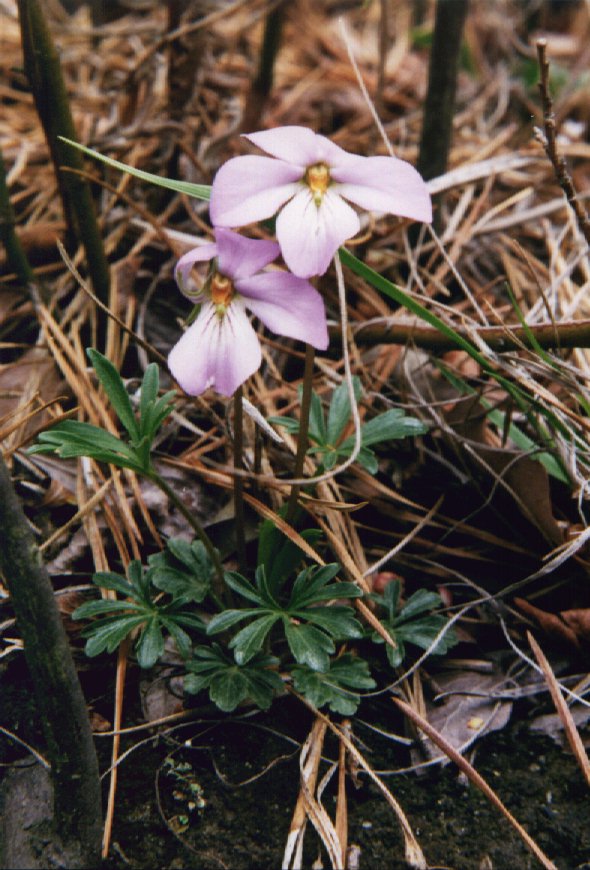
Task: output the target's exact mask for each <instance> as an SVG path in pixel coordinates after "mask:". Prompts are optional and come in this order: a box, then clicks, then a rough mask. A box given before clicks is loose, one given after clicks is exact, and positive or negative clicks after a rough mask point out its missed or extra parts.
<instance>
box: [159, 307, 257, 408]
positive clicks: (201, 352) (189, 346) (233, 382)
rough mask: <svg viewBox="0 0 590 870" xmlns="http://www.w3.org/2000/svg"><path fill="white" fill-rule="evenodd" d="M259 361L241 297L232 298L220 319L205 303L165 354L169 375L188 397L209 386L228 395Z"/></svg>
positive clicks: (251, 329)
mask: <svg viewBox="0 0 590 870" xmlns="http://www.w3.org/2000/svg"><path fill="white" fill-rule="evenodd" d="M261 361H262V354H261V351H260V343H259V341H258V337H257V336H256V333H255V332H254V329H253V328H252V324H251V323H250V321H249V320H248V316H247V314H246V311H245V308H244V304H243V302H242V301H241V300H240V299H234V300H233V301H232V303H231V305H230V306H229V307H228V309H227V311H226V313H225V315H224V316H223V318H220V317H218V316H217V313H216V310H215V306H214V305H213V304H212V303H211V302H205V303H204V304H203V306H202V308H201V311H200V312H199V315H198V317H197V319H196V320H195V322H194V323H193V324H192V325H191V326H189V328H188V329H187V330H186V332H185V333H184V335H183V336H182V337H181V338H180V340H179V341H178V342H177V343H176V344H175V345H174V347H173V348H172V350H171V351H170V354H169V356H168V365H169V368H170V371H171V372H172V375H173V376H174V378H175V379H176V380H177V381H178V383H179V384H180V386H181V387H182V389H183V390H184V391H185V393H188V394H189V395H190V396H198V395H200V394H201V393H203V392H204V391H205V390H206V389H207V388H208V387H213V388H214V389H215V390H216V391H217V392H218V393H221V394H222V395H224V396H231V395H233V393H234V392H235V391H236V389H237V388H238V387H239V386H240V384H242V383H243V382H244V381H245V380H246V379H247V378H249V377H250V375H251V374H253V373H254V372H255V371H256V370H257V369H258V368H259V366H260V363H261Z"/></svg>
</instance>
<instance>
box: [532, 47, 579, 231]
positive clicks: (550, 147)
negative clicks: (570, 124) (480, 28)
mask: <svg viewBox="0 0 590 870" xmlns="http://www.w3.org/2000/svg"><path fill="white" fill-rule="evenodd" d="M546 50H547V40H546V39H539V40H537V56H538V58H539V67H540V73H541V81H540V82H539V91H540V93H541V100H542V101H543V127H544V131H545V132H544V133H543V131H542V130H540V129H539V128H538V127H535V135H536V137H537V139H538V141H539V142H540V143H541V145H542V146H543V148H544V149H545V153H546V154H547V157H548V158H549V160H550V161H551V163H552V165H553V171H554V172H555V177H556V179H557V182H558V184H559V186H560V187H561V189H562V190H563V192H564V193H565V195H566V198H567V201H568V202H569V204H570V205H571V207H572V208H573V210H574V214H575V215H576V220H577V222H578V226H579V228H580V230H581V231H582V233H583V234H584V238H585V239H586V241H587V242H588V244H589V245H590V218H589V217H588V212H587V211H586V209H585V208H584V206H583V205H582V203H581V201H580V200H579V198H578V194H577V192H576V188H575V187H574V182H573V181H572V177H571V175H570V173H569V170H568V168H567V163H566V162H565V159H564V158H563V157H562V156H561V154H560V153H559V151H558V148H557V129H556V123H555V114H554V113H553V100H552V99H551V94H550V93H549V62H548V60H547V54H546Z"/></svg>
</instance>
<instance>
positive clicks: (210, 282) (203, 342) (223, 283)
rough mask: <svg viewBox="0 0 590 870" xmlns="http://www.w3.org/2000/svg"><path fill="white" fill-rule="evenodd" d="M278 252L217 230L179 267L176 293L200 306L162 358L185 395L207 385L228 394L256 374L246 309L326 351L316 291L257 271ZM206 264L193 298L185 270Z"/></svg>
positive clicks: (257, 357) (256, 350) (256, 346)
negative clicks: (211, 239) (211, 241)
mask: <svg viewBox="0 0 590 870" xmlns="http://www.w3.org/2000/svg"><path fill="white" fill-rule="evenodd" d="M279 252H280V251H279V246H278V244H277V243H276V242H267V241H260V240H255V239H247V238H245V237H244V236H240V235H239V234H238V233H234V232H232V231H231V230H227V229H223V228H217V229H216V230H215V243H214V244H206V245H203V246H202V247H199V248H194V249H193V250H192V251H189V252H188V253H187V254H185V255H184V256H183V257H181V258H180V260H179V261H178V263H177V265H176V270H175V276H176V280H177V282H178V285H179V287H180V289H181V290H182V291H183V293H185V294H186V295H188V296H190V298H191V299H193V300H194V301H197V302H200V303H201V309H200V311H199V314H198V315H197V318H196V320H195V322H194V323H193V324H192V325H191V326H189V328H188V329H187V330H186V332H185V333H184V335H183V336H182V338H181V339H180V341H179V342H178V343H177V344H176V345H175V346H174V347H173V348H172V350H171V352H170V355H169V357H168V365H169V366H170V371H171V372H172V374H173V376H174V377H175V378H176V380H177V381H178V383H179V384H180V386H181V387H182V388H183V390H184V391H185V392H186V393H189V394H190V395H192V396H197V395H199V394H200V393H202V392H204V390H206V389H207V388H208V387H213V388H214V389H215V390H217V392H218V393H221V394H222V395H224V396H231V395H233V393H234V392H235V391H236V389H237V388H238V387H239V386H240V384H242V383H243V382H244V381H245V380H246V379H247V378H248V377H250V375H251V374H253V373H254V372H255V371H256V370H257V369H258V368H259V366H260V363H261V361H262V353H261V350H260V342H259V341H258V337H257V335H256V332H255V331H254V328H253V327H252V324H251V323H250V320H249V318H248V315H247V313H246V310H247V309H248V310H250V311H251V312H252V313H253V314H255V315H256V317H258V318H259V319H260V320H261V321H262V323H264V325H265V326H267V327H268V328H269V329H271V330H272V331H273V332H276V333H277V334H278V335H284V336H287V337H289V338H296V339H300V340H301V341H306V342H308V343H309V344H312V345H313V346H314V347H316V348H318V349H319V350H325V349H326V348H327V346H328V330H327V325H326V313H325V310H324V303H323V301H322V298H321V296H320V294H319V293H318V292H317V290H316V289H315V288H314V287H312V286H311V284H309V283H308V282H307V281H304V280H303V279H302V278H298V277H296V276H295V275H292V274H291V273H290V272H281V271H278V270H277V271H267V272H265V271H262V270H263V269H264V267H265V266H268V265H269V263H271V262H272V261H273V260H275V259H276V258H277V257H278V255H279ZM207 260H214V261H215V262H214V264H213V268H212V269H211V270H210V272H209V275H208V276H207V279H206V280H205V282H204V284H203V286H202V288H201V289H200V290H198V291H197V292H196V293H194V292H191V291H190V290H189V289H188V281H189V274H190V272H191V269H192V267H193V266H194V264H195V263H197V262H203V261H207Z"/></svg>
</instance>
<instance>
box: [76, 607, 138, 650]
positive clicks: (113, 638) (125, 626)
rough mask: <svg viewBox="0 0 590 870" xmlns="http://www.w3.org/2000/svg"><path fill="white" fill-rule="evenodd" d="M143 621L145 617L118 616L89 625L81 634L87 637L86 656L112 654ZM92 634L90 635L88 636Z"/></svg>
mask: <svg viewBox="0 0 590 870" xmlns="http://www.w3.org/2000/svg"><path fill="white" fill-rule="evenodd" d="M144 620H145V616H143V615H141V616H120V617H119V616H118V617H115V618H113V619H111V620H101V621H100V622H99V623H97V624H96V625H89V626H87V628H86V629H85V631H84V632H83V633H84V634H85V636H87V637H88V640H87V641H86V655H87V656H90V657H92V656H96V655H98V654H99V653H102V652H105V651H106V652H109V653H112V652H114V651H115V650H116V649H117V647H118V646H119V644H120V643H121V642H122V641H123V640H125V638H126V637H127V636H128V635H129V634H131V632H132V631H133V630H134V629H135V628H137V627H138V626H139V625H141V624H142V622H143V621H144ZM90 632H92V634H90Z"/></svg>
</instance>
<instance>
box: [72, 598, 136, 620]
mask: <svg viewBox="0 0 590 870" xmlns="http://www.w3.org/2000/svg"><path fill="white" fill-rule="evenodd" d="M106 613H109V614H113V615H114V614H115V613H126V614H138V615H139V614H144V615H143V618H145V612H144V611H143V610H141V609H138V607H137V605H136V604H134V603H132V602H131V601H113V600H110V599H103V600H102V601H87V602H86V603H85V604H81V605H80V606H79V607H77V608H76V609H75V610H74V612H73V613H72V619H90V618H91V617H93V616H104V615H105V614H106Z"/></svg>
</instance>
